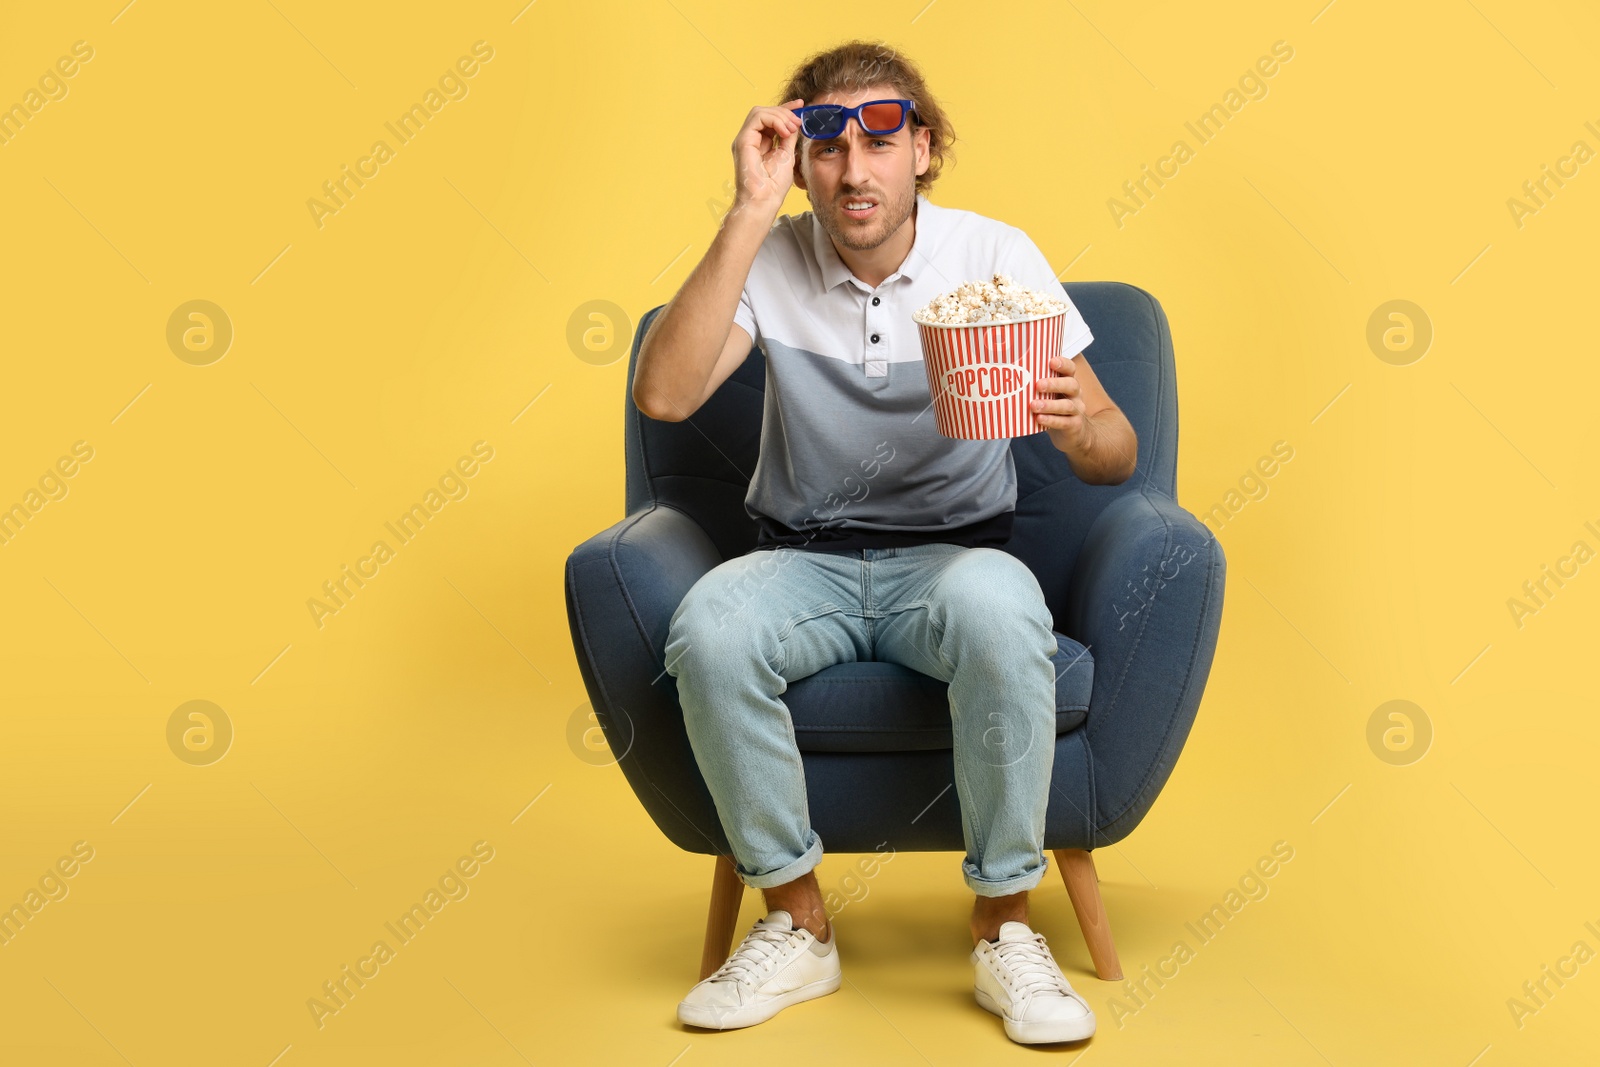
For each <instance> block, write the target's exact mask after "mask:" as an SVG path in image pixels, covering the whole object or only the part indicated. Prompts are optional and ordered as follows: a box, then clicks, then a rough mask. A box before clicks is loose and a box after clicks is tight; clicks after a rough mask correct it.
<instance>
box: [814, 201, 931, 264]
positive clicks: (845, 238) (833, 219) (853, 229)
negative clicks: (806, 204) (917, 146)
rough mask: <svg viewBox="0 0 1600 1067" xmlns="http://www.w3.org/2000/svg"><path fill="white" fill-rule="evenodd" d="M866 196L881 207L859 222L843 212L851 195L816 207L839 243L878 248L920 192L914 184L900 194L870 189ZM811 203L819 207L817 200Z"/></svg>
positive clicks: (902, 221)
mask: <svg viewBox="0 0 1600 1067" xmlns="http://www.w3.org/2000/svg"><path fill="white" fill-rule="evenodd" d="M867 196H868V197H869V198H870V199H873V200H876V201H877V202H878V210H876V211H874V212H873V213H872V217H871V218H870V219H868V220H867V221H866V222H857V221H855V220H854V219H852V218H850V217H849V216H847V215H845V214H844V205H845V204H846V203H847V202H849V201H850V200H851V199H852V197H850V196H848V195H842V196H840V197H839V198H838V199H837V200H835V201H834V202H833V203H831V204H827V205H824V206H823V207H822V209H821V210H818V211H817V218H818V219H819V220H820V221H821V222H822V228H823V230H824V231H825V232H826V233H827V234H828V236H829V237H831V238H833V240H834V241H835V243H837V244H838V245H839V246H840V247H842V248H848V249H851V250H853V251H856V252H865V251H867V250H868V249H872V248H877V247H878V246H879V245H881V244H883V242H885V241H887V240H888V239H889V237H890V236H891V235H892V234H894V233H896V232H898V231H899V229H900V227H901V226H903V225H904V224H905V221H906V219H908V218H910V217H911V213H912V212H913V211H914V210H916V206H917V194H916V191H915V189H914V188H913V189H912V190H910V191H907V192H904V193H900V194H897V195H888V196H879V195H877V194H875V193H869V194H867ZM811 206H812V208H813V209H816V207H817V205H816V202H815V201H813V202H812V205H811Z"/></svg>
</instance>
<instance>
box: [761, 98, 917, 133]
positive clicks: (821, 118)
mask: <svg viewBox="0 0 1600 1067" xmlns="http://www.w3.org/2000/svg"><path fill="white" fill-rule="evenodd" d="M874 104H899V105H900V121H899V122H897V123H895V124H894V125H893V126H892V127H889V128H886V129H881V130H874V129H871V128H870V127H868V126H867V123H866V120H865V119H864V118H863V117H862V115H861V112H862V109H864V108H869V107H872V106H873V105H874ZM790 110H792V111H793V112H794V113H795V114H796V115H798V116H800V132H801V133H803V134H805V135H806V136H807V137H809V138H811V139H812V140H814V141H829V140H832V139H833V138H835V137H838V136H839V135H840V134H842V133H844V128H845V126H846V125H847V124H848V123H849V121H850V120H851V119H852V118H853V119H855V120H856V124H857V125H859V126H860V127H861V129H862V131H863V132H865V133H868V134H871V135H872V136H874V137H881V136H883V135H885V134H891V133H899V132H900V131H901V129H903V128H904V127H905V124H906V120H907V119H916V114H917V108H916V104H915V103H913V102H912V101H910V100H864V101H862V102H861V103H859V104H857V105H856V106H855V107H845V106H844V105H843V104H812V105H810V106H809V107H797V108H791V109H790ZM917 121H919V122H920V121H921V120H920V119H918V120H917Z"/></svg>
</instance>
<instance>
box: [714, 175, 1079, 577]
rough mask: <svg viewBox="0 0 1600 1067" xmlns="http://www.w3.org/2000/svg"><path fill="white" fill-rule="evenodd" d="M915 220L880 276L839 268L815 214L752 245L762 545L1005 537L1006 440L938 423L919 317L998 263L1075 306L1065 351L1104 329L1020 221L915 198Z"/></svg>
mask: <svg viewBox="0 0 1600 1067" xmlns="http://www.w3.org/2000/svg"><path fill="white" fill-rule="evenodd" d="M914 219H915V222H914V226H915V232H914V236H913V239H912V246H911V252H910V253H909V254H908V255H907V256H906V258H905V261H904V262H903V263H901V264H900V268H899V269H898V270H897V271H895V272H894V273H893V274H891V275H889V276H888V277H887V278H885V279H884V280H883V281H882V283H880V284H879V285H878V286H877V287H876V288H874V287H872V286H870V285H867V284H866V283H865V282H863V281H862V280H861V279H859V278H857V277H856V276H855V275H854V274H853V273H852V272H851V270H850V268H849V267H847V266H846V265H845V264H844V261H843V260H841V259H840V258H839V253H838V250H837V249H835V248H834V245H833V240H832V238H830V237H829V236H828V233H827V231H826V230H824V229H823V227H822V226H821V224H820V223H819V222H818V220H817V218H816V215H815V213H814V212H811V211H807V212H804V213H802V214H799V215H783V216H780V217H779V218H778V219H777V220H776V221H775V222H774V223H773V226H772V230H771V232H769V233H768V234H767V237H766V239H765V240H764V241H763V242H762V244H761V247H760V249H759V250H758V252H757V253H756V258H755V261H754V263H753V264H752V266H751V268H750V273H749V276H748V278H747V279H746V281H745V285H744V289H743V291H742V292H741V294H740V296H739V305H738V308H737V309H736V310H735V311H734V319H733V321H734V322H735V323H737V324H738V325H739V326H741V327H743V328H744V330H745V332H747V333H748V334H749V335H750V336H751V338H752V339H753V340H754V342H755V343H756V345H757V346H758V347H760V349H761V351H762V353H763V355H765V357H766V372H767V373H766V395H765V398H764V400H763V405H764V406H763V409H762V415H763V417H762V424H761V444H760V452H759V455H758V459H757V462H756V469H755V473H754V474H753V475H752V476H751V479H750V488H749V491H748V492H747V493H746V495H745V500H744V505H745V511H746V513H747V514H748V515H749V516H750V517H751V518H752V519H754V520H755V522H756V524H757V527H758V534H757V542H756V548H758V549H760V548H767V547H774V546H778V545H792V546H794V547H796V548H803V549H815V550H822V551H852V550H855V549H860V548H880V547H896V546H905V545H916V544H925V543H930V542H946V543H951V544H960V545H966V546H969V547H976V546H980V545H992V546H996V547H998V546H1000V545H1003V544H1005V543H1006V542H1007V541H1009V540H1010V537H1011V522H1012V518H1013V517H1014V515H1015V513H1016V502H1017V475H1016V467H1015V464H1014V463H1013V461H1012V458H1011V440H1010V439H1009V438H1000V439H998V440H993V441H963V440H957V439H955V438H951V437H945V436H944V435H942V434H940V433H939V430H938V427H937V426H936V425H935V422H934V414H933V402H932V393H931V392H930V390H929V387H928V376H927V372H926V371H925V370H924V368H923V359H922V343H921V340H920V338H919V336H918V332H917V324H916V322H915V321H914V320H913V319H912V313H913V312H915V311H916V310H917V309H919V308H921V307H922V306H923V305H925V304H927V303H928V302H929V301H930V300H932V299H934V298H935V297H937V296H940V295H942V294H944V293H947V292H949V291H951V290H953V289H956V288H958V287H959V286H960V285H962V284H963V283H965V282H974V281H990V280H992V279H993V277H994V275H995V274H996V273H1004V274H1008V275H1010V276H1011V277H1012V278H1013V279H1014V280H1016V281H1018V282H1020V283H1021V284H1023V285H1026V286H1028V287H1029V288H1031V289H1035V290H1038V291H1039V292H1043V293H1049V294H1050V295H1052V296H1055V297H1058V298H1059V299H1060V300H1062V301H1063V302H1064V303H1066V305H1067V308H1068V311H1067V319H1066V324H1065V329H1064V330H1063V331H1062V351H1063V352H1065V353H1067V354H1068V355H1072V356H1075V355H1076V354H1077V353H1079V352H1081V351H1082V350H1083V349H1084V348H1085V347H1086V346H1088V344H1089V343H1090V342H1091V341H1093V340H1094V335H1093V334H1092V333H1090V332H1089V327H1088V325H1087V324H1086V323H1085V322H1084V321H1083V316H1082V315H1081V314H1079V312H1078V309H1077V308H1076V307H1075V306H1073V304H1072V301H1071V299H1070V298H1068V296H1067V294H1066V291H1065V289H1063V288H1062V285H1061V282H1060V281H1058V280H1057V278H1056V273H1055V271H1054V270H1052V269H1051V267H1050V261H1049V260H1048V259H1046V258H1045V256H1044V253H1042V252H1041V251H1039V249H1038V247H1037V246H1036V245H1035V244H1034V243H1033V241H1032V240H1030V239H1029V238H1028V235H1027V234H1025V233H1024V232H1023V231H1022V230H1020V229H1018V228H1016V227H1015V226H1010V225H1007V224H1006V223H1004V222H1000V221H998V220H996V219H991V218H987V217H985V216H983V215H980V214H978V213H976V212H973V211H964V210H960V209H957V208H947V207H940V206H939V205H937V204H934V203H932V202H931V201H929V200H928V199H927V197H926V196H923V195H921V194H918V196H917V198H916V208H915V213H914ZM1037 432H1039V433H1043V432H1044V431H1043V430H1039V431H1037Z"/></svg>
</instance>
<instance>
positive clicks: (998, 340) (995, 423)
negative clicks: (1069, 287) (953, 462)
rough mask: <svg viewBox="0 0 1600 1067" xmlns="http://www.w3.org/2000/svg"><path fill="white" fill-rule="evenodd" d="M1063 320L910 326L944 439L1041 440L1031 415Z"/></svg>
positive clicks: (1051, 374)
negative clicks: (916, 338)
mask: <svg viewBox="0 0 1600 1067" xmlns="http://www.w3.org/2000/svg"><path fill="white" fill-rule="evenodd" d="M1066 317H1067V313H1066V312H1065V311H1059V312H1057V313H1055V314H1053V315H1041V316H1039V317H1037V318H1032V319H1023V320H1021V321H1013V322H969V323H960V324H952V325H948V326H945V325H937V324H932V323H926V322H922V321H920V320H918V321H917V332H918V333H919V334H920V335H921V337H922V365H923V367H924V369H926V370H927V372H928V389H929V391H930V392H931V393H932V394H933V415H934V420H935V422H936V424H937V425H938V427H939V432H940V433H942V434H944V435H945V436H946V437H956V438H961V439H963V440H969V441H986V440H992V439H994V438H997V437H1024V436H1027V435H1028V434H1034V433H1042V432H1043V431H1044V427H1043V426H1040V425H1039V423H1038V421H1037V419H1036V418H1035V413H1034V411H1033V409H1032V408H1031V407H1030V406H1029V405H1030V404H1031V403H1032V401H1033V400H1035V399H1050V398H1054V397H1055V396H1056V394H1054V393H1045V392H1041V391H1040V389H1039V386H1038V383H1039V380H1040V379H1042V378H1050V377H1054V376H1055V372H1054V371H1052V370H1051V369H1050V357H1051V356H1054V355H1059V354H1060V352H1061V342H1062V325H1063V323H1064V322H1065V321H1066Z"/></svg>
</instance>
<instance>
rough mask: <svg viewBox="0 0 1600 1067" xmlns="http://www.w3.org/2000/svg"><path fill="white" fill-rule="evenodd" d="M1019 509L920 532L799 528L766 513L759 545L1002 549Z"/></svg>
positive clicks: (832, 549)
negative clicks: (927, 545)
mask: <svg viewBox="0 0 1600 1067" xmlns="http://www.w3.org/2000/svg"><path fill="white" fill-rule="evenodd" d="M1016 514H1017V513H1016V511H1015V510H1012V511H1002V512H1000V514H998V515H995V516H993V517H991V518H987V519H982V520H980V521H978V522H974V523H970V524H969V525H966V526H958V527H956V528H954V529H951V530H935V531H932V532H930V533H920V532H918V531H916V530H859V529H843V528H841V527H838V526H816V527H813V528H811V529H809V530H795V529H792V528H790V527H788V526H785V525H784V524H783V523H781V522H778V521H777V520H776V519H773V518H769V517H768V516H766V515H759V516H757V517H756V526H757V527H758V531H757V534H756V548H757V549H762V548H776V547H778V546H780V545H789V546H792V547H794V548H803V549H810V550H812V551H816V552H854V551H856V550H858V549H863V548H905V547H908V546H910V545H926V544H937V543H943V544H952V545H964V546H966V547H967V548H1000V547H1002V546H1004V545H1005V544H1006V542H1008V541H1010V540H1011V523H1012V520H1013V519H1014V518H1015V517H1016Z"/></svg>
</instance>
